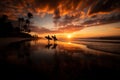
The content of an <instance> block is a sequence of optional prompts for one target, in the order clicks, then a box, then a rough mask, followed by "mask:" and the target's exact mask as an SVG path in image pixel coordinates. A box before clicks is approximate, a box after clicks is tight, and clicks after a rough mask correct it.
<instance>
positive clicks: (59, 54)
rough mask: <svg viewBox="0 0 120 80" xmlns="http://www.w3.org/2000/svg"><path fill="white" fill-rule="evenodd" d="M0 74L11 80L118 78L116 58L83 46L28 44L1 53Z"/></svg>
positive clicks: (119, 66) (118, 58) (119, 60)
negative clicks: (32, 79)
mask: <svg viewBox="0 0 120 80" xmlns="http://www.w3.org/2000/svg"><path fill="white" fill-rule="evenodd" d="M0 61H1V67H0V69H1V73H2V74H3V73H4V72H5V74H3V75H6V76H8V75H10V74H11V75H13V76H12V77H11V78H15V77H17V78H18V77H19V78H23V77H26V78H27V79H28V78H30V79H31V78H34V79H35V78H40V79H42V78H44V79H52V80H53V79H54V80H61V79H62V80H65V79H68V80H69V79H73V80H76V79H103V78H107V79H108V78H114V79H115V78H119V77H118V75H119V74H118V73H117V72H120V55H119V54H114V53H110V52H104V51H101V50H95V49H91V48H88V47H87V45H86V44H74V43H71V42H60V41H57V42H52V41H51V42H50V43H49V42H48V41H47V40H44V39H40V40H32V41H21V42H16V43H11V44H9V45H8V46H6V47H5V48H4V49H2V50H1V53H0Z"/></svg>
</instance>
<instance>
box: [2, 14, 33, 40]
mask: <svg viewBox="0 0 120 80" xmlns="http://www.w3.org/2000/svg"><path fill="white" fill-rule="evenodd" d="M31 18H33V15H32V13H28V14H27V19H25V18H23V17H19V18H18V26H13V23H12V21H10V20H9V19H8V16H7V15H2V16H1V17H0V37H27V38H30V37H32V38H34V36H31V35H30V34H28V33H29V32H30V31H31V30H30V19H31Z"/></svg>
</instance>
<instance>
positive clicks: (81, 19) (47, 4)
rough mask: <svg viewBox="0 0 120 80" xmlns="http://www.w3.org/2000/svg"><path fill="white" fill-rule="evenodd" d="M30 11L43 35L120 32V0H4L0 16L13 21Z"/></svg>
mask: <svg viewBox="0 0 120 80" xmlns="http://www.w3.org/2000/svg"><path fill="white" fill-rule="evenodd" d="M28 12H31V13H32V14H33V19H31V22H32V25H31V29H32V31H33V32H35V33H38V34H40V35H42V34H43V33H44V34H48V33H51V34H59V35H60V34H61V35H62V34H65V35H68V34H70V35H73V36H74V37H96V36H120V0H0V16H2V15H3V14H5V15H8V16H9V19H10V20H11V21H13V24H14V22H17V19H18V18H19V17H25V16H26V14H27V13H28Z"/></svg>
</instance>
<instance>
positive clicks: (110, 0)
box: [89, 0, 120, 14]
mask: <svg viewBox="0 0 120 80" xmlns="http://www.w3.org/2000/svg"><path fill="white" fill-rule="evenodd" d="M115 9H119V10H120V1H119V0H96V2H95V3H94V4H93V5H92V6H91V8H90V11H89V14H93V13H97V12H109V11H112V10H115Z"/></svg>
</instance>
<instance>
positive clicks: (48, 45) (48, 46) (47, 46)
mask: <svg viewBox="0 0 120 80" xmlns="http://www.w3.org/2000/svg"><path fill="white" fill-rule="evenodd" d="M50 46H52V44H51V43H50V42H49V41H48V44H47V45H46V46H45V48H48V49H49V48H50Z"/></svg>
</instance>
